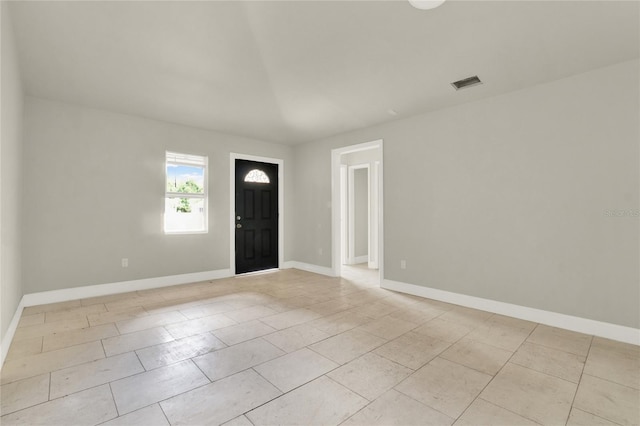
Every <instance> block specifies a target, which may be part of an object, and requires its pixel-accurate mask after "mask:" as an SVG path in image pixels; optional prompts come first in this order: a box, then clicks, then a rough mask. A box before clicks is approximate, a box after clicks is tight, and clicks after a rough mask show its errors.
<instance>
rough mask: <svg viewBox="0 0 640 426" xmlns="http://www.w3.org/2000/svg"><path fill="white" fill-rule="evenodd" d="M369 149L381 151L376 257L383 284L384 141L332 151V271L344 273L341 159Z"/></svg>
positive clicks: (337, 273)
mask: <svg viewBox="0 0 640 426" xmlns="http://www.w3.org/2000/svg"><path fill="white" fill-rule="evenodd" d="M369 149H378V150H379V151H380V169H379V176H378V179H379V185H378V253H377V256H375V257H376V258H377V261H378V279H379V281H380V282H382V280H383V278H384V270H383V266H384V241H383V237H384V220H383V211H384V198H383V193H384V185H382V182H384V180H383V170H384V141H383V140H382V139H378V140H376V141H372V142H365V143H361V144H357V145H351V146H346V147H342V148H335V149H332V150H331V269H332V270H333V273H332V276H336V277H339V276H340V274H341V271H342V247H341V246H342V244H341V233H340V231H341V229H342V226H341V223H340V215H341V210H342V206H341V205H342V202H341V192H342V191H341V184H340V168H341V162H340V157H341V156H342V155H344V154H350V153H352V152H359V151H366V150H369Z"/></svg>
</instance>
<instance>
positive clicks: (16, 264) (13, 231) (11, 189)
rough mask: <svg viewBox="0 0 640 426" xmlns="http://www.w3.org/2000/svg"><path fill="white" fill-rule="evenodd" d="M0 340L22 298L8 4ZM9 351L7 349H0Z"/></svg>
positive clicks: (17, 112) (2, 85)
mask: <svg viewBox="0 0 640 426" xmlns="http://www.w3.org/2000/svg"><path fill="white" fill-rule="evenodd" d="M0 15H2V16H1V19H2V25H1V27H2V65H1V69H0V73H1V74H2V76H1V82H0V90H1V96H0V98H1V100H0V102H1V103H0V109H1V110H2V111H1V114H0V128H1V129H2V132H1V136H0V182H1V188H0V243H1V251H0V310H2V313H1V314H0V338H1V340H2V341H3V343H4V338H5V335H6V333H7V329H8V328H9V324H10V322H11V319H12V317H13V315H14V313H15V312H16V309H17V307H18V304H19V302H20V298H21V297H22V285H21V276H20V269H21V266H20V253H21V249H20V229H21V225H20V222H21V215H20V204H21V200H22V191H23V189H24V188H23V186H22V179H21V173H22V172H21V155H22V106H23V95H22V84H21V81H20V74H19V69H18V61H17V57H16V52H15V46H14V40H13V32H12V28H11V20H10V17H9V8H8V5H7V2H2V3H1V6H0ZM3 349H8V348H3Z"/></svg>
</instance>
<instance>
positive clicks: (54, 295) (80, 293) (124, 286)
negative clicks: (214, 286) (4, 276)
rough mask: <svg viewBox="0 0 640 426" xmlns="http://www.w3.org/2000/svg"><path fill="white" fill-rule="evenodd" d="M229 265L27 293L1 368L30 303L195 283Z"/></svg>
mask: <svg viewBox="0 0 640 426" xmlns="http://www.w3.org/2000/svg"><path fill="white" fill-rule="evenodd" d="M230 276H232V275H231V270H230V269H219V270H216V271H205V272H194V273H190V274H181V275H169V276H165V277H156V278H144V279H140V280H131V281H121V282H116V283H109V284H98V285H90V286H85V287H76V288H65V289H61V290H51V291H43V292H40V293H31V294H25V295H24V296H22V299H21V300H20V304H19V305H18V308H17V309H16V312H15V314H14V315H13V319H12V320H11V324H9V328H8V329H7V333H6V334H5V336H4V338H3V339H2V343H1V344H0V346H1V352H0V355H1V357H2V358H0V369H1V368H2V365H4V359H5V357H6V356H7V353H8V352H9V346H11V341H12V340H13V336H14V335H15V332H16V329H17V328H18V322H20V317H21V316H22V310H23V309H24V308H25V307H27V306H36V305H44V304H47V303H58V302H66V301H69V300H77V299H86V298H88V297H97V296H107V295H109V294H117V293H126V292H129V291H136V290H148V289H151V288H160V287H168V286H172V285H178V284H188V283H196V282H199V281H208V280H216V279H220V278H227V277H230Z"/></svg>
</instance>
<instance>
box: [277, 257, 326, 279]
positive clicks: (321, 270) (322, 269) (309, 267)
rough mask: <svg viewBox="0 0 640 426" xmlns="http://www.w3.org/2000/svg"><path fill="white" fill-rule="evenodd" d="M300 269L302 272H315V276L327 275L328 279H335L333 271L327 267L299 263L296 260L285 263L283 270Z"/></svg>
mask: <svg viewBox="0 0 640 426" xmlns="http://www.w3.org/2000/svg"><path fill="white" fill-rule="evenodd" d="M291 268H294V269H300V270H301V271H307V272H313V273H314V274H320V275H326V276H328V277H335V275H334V274H333V269H331V268H327V267H326V266H318V265H313V264H311V263H304V262H297V261H295V260H289V261H286V262H284V268H283V269H291Z"/></svg>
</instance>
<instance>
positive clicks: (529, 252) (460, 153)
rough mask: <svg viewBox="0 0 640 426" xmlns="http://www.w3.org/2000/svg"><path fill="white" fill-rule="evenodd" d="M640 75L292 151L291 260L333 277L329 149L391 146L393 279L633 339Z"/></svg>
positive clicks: (639, 289) (388, 220) (585, 79)
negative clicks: (618, 213) (593, 323)
mask: <svg viewBox="0 0 640 426" xmlns="http://www.w3.org/2000/svg"><path fill="white" fill-rule="evenodd" d="M639 75H640V70H639V64H638V61H637V60H635V61H631V62H625V63H620V64H617V65H614V66H610V67H606V68H602V69H597V70H594V71H590V72H587V73H584V74H580V75H576V76H573V77H569V78H565V79H562V80H558V81H555V82H551V83H548V84H543V85H539V86H535V87H531V88H528V89H524V90H520V91H517V92H512V93H509V94H505V95H501V96H497V97H494V98H490V99H485V100H482V101H478V102H474V103H470V104H465V105H461V106H458V107H453V108H448V109H444V110H440V111H436V112H433V113H428V114H424V115H420V116H415V117H411V118H407V119H403V120H398V121H395V122H392V123H388V124H385V125H380V126H375V127H371V128H368V129H364V130H361V131H356V132H350V133H346V134H342V135H339V136H336V137H333V138H329V139H325V140H321V141H316V142H313V143H309V144H305V145H301V146H298V147H296V151H295V159H296V162H297V170H298V171H300V173H297V174H296V183H297V185H296V188H295V196H296V206H295V211H296V215H298V216H302V215H304V217H305V218H306V220H305V223H304V226H303V227H301V226H298V225H299V224H296V228H295V233H296V240H295V247H296V260H298V261H301V262H307V263H314V264H317V265H319V266H326V267H329V266H331V254H330V253H331V241H330V238H329V235H330V232H328V230H329V229H330V226H331V215H330V209H329V208H328V206H329V203H328V201H329V200H330V199H331V177H330V170H331V160H330V151H331V149H333V148H336V147H342V146H347V145H353V144H357V143H362V142H368V141H372V140H377V139H383V140H384V146H385V151H384V167H385V171H384V186H385V188H384V190H385V194H387V196H386V197H385V205H384V214H385V216H384V220H385V224H384V225H385V226H384V228H385V238H384V241H385V265H384V266H385V278H387V279H391V280H395V281H400V282H405V283H410V284H416V285H422V286H427V287H432V288H436V289H441V290H446V291H450V292H455V293H461V294H466V295H471V296H476V297H481V298H487V299H492V300H497V301H501V302H506V303H513V304H516V305H522V306H528V307H533V308H537V309H543V310H547V311H553V312H559V313H564V314H567V315H573V316H578V317H583V318H589V319H594V320H598V321H604V322H609V323H613V324H619V325H624V326H629V327H634V328H639V327H640V308H639V306H638V300H640V286H639V285H638V283H639V282H640V277H639V271H640V268H639V258H640V253H639V247H638V235H639V231H640V227H639V219H638V217H637V216H636V217H633V214H634V213H633V212H636V211H637V209H638V208H639V207H640V206H639V204H640V203H639V199H638V195H639V189H640V188H639V181H640V179H639V169H640V168H639V164H638V163H639V147H638V144H639V139H640V135H639V127H640V123H639V116H640V109H639V93H640V85H639ZM469 90H473V89H469ZM613 209H615V210H624V211H631V214H630V215H626V216H623V217H612V216H610V215H607V211H608V210H613ZM319 249H322V252H323V255H322V256H321V255H319V254H318V253H319ZM401 259H406V260H407V269H405V270H402V269H400V260H401Z"/></svg>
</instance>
